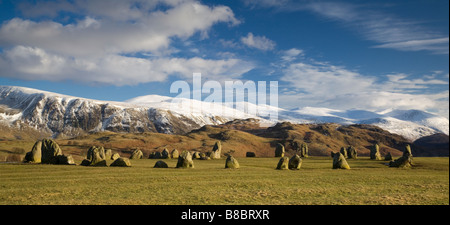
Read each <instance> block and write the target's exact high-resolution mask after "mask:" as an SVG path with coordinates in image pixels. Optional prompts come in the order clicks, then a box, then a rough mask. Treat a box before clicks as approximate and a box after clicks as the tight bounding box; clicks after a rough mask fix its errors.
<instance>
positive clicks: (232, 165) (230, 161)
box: [225, 155, 239, 169]
mask: <svg viewBox="0 0 450 225" xmlns="http://www.w3.org/2000/svg"><path fill="white" fill-rule="evenodd" d="M225 169H239V162H238V161H237V160H236V159H235V158H234V157H233V156H231V155H228V157H227V160H226V161H225Z"/></svg>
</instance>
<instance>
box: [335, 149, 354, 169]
mask: <svg viewBox="0 0 450 225" xmlns="http://www.w3.org/2000/svg"><path fill="white" fill-rule="evenodd" d="M333 169H347V170H349V169H350V166H349V165H348V163H347V160H345V157H344V155H342V154H341V153H340V152H338V153H334V155H333Z"/></svg>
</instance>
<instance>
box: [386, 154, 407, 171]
mask: <svg viewBox="0 0 450 225" xmlns="http://www.w3.org/2000/svg"><path fill="white" fill-rule="evenodd" d="M389 167H397V168H410V167H412V158H411V156H402V157H400V158H398V159H396V160H394V161H391V162H389Z"/></svg>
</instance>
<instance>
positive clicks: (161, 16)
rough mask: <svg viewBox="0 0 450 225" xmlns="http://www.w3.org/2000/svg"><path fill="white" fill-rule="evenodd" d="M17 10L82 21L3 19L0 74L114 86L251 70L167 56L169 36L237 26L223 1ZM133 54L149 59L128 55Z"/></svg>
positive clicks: (134, 0) (114, 2)
mask: <svg viewBox="0 0 450 225" xmlns="http://www.w3.org/2000/svg"><path fill="white" fill-rule="evenodd" d="M27 6H29V7H27ZM158 6H164V7H158ZM20 8H21V9H22V10H23V13H24V14H25V15H28V16H48V17H56V16H57V15H58V13H59V12H71V13H74V14H78V15H79V16H80V17H81V18H83V19H79V20H75V22H72V23H69V24H67V23H62V22H59V21H51V20H42V21H32V20H30V19H22V18H14V19H11V20H9V21H5V22H4V23H3V24H2V25H1V27H0V47H1V48H3V52H0V66H1V68H2V74H1V75H0V76H7V77H14V78H19V79H26V80H38V79H39V80H52V81H60V80H74V81H78V82H84V83H99V84H107V85H117V86H121V85H133V84H139V83H146V82H158V81H164V80H167V79H168V77H169V76H171V75H177V76H181V77H183V76H187V77H189V76H192V73H193V72H202V73H203V74H205V77H207V76H210V77H211V78H212V77H216V78H217V77H221V76H225V75H227V76H232V77H239V76H241V75H242V74H243V73H246V72H248V71H249V70H251V69H252V68H253V65H251V64H250V63H247V62H245V61H242V60H239V59H236V58H228V59H226V60H213V59H203V58H199V57H193V58H182V57H171V56H170V55H171V54H173V53H176V52H178V51H179V50H178V49H175V48H173V47H172V46H171V45H172V41H173V39H176V38H179V39H181V40H187V39H189V38H190V37H192V36H193V35H194V34H196V33H199V34H201V35H202V36H203V37H207V33H208V31H209V30H210V29H211V27H213V26H214V25H215V24H217V23H227V24H229V25H231V26H233V25H237V24H239V23H240V21H239V20H237V19H236V18H235V17H234V13H233V11H232V10H231V9H230V8H229V7H227V6H208V5H204V4H202V3H200V2H198V1H195V0H154V1H144V0H107V1H105V0H95V1H93V0H89V1H87V0H75V1H73V2H69V1H54V2H46V1H44V2H43V1H38V2H35V3H23V4H22V5H21V7H20ZM50 9H51V10H50ZM75 18H77V17H75ZM189 48H190V49H195V48H194V47H189ZM194 51H195V50H194ZM137 53H138V54H141V55H147V56H149V58H148V59H144V58H138V57H133V55H136V54H137ZM130 55H131V56H130Z"/></svg>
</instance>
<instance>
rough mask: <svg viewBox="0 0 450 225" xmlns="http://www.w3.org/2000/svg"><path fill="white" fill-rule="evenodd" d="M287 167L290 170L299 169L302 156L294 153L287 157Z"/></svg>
mask: <svg viewBox="0 0 450 225" xmlns="http://www.w3.org/2000/svg"><path fill="white" fill-rule="evenodd" d="M288 167H289V169H290V170H299V169H300V167H302V158H301V157H300V156H299V155H297V154H295V155H294V156H292V157H291V158H290V159H289V166H288Z"/></svg>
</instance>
